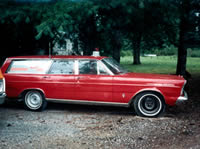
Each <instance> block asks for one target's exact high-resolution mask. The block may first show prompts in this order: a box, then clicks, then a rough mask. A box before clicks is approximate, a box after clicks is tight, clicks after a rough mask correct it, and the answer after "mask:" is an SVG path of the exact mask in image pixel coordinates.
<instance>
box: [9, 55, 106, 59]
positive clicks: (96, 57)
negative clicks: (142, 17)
mask: <svg viewBox="0 0 200 149" xmlns="http://www.w3.org/2000/svg"><path fill="white" fill-rule="evenodd" d="M104 58H107V57H106V56H74V55H56V56H48V55H43V56H14V57H9V59H96V60H101V59H104Z"/></svg>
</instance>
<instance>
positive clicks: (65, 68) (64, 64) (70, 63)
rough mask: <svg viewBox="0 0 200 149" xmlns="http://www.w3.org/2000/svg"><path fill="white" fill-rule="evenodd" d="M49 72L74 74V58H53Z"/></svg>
mask: <svg viewBox="0 0 200 149" xmlns="http://www.w3.org/2000/svg"><path fill="white" fill-rule="evenodd" d="M49 73H50V74H74V60H55V61H54V62H53V64H52V67H51V69H50V71H49Z"/></svg>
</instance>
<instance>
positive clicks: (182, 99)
mask: <svg viewBox="0 0 200 149" xmlns="http://www.w3.org/2000/svg"><path fill="white" fill-rule="evenodd" d="M187 100H188V95H187V93H186V92H185V91H184V92H183V96H179V97H178V99H177V100H176V105H178V104H180V103H183V102H185V101H187Z"/></svg>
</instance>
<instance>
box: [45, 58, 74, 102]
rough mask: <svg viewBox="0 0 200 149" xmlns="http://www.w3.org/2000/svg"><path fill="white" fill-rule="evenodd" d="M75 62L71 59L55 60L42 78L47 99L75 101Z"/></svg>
mask: <svg viewBox="0 0 200 149" xmlns="http://www.w3.org/2000/svg"><path fill="white" fill-rule="evenodd" d="M74 64H75V61H74V60H73V59H57V60H54V61H53V64H52V66H51V68H50V70H49V72H48V74H46V75H45V76H44V78H45V82H46V83H45V85H46V86H47V87H46V91H45V92H46V95H47V97H46V98H47V99H61V100H62V99H63V100H66V99H75V96H74V87H75V77H74V74H75V71H74Z"/></svg>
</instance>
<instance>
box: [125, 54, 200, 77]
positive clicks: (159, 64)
mask: <svg viewBox="0 0 200 149" xmlns="http://www.w3.org/2000/svg"><path fill="white" fill-rule="evenodd" d="M132 61H133V58H132V57H131V56H125V57H122V58H121V65H122V66H123V67H124V68H126V69H127V70H129V71H130V72H138V73H158V74H175V73H176V64H177V57H176V56H157V57H141V61H142V65H132V63H133V62H132ZM199 61H200V58H193V57H188V59H187V71H188V72H190V73H191V74H192V75H193V74H200V63H199Z"/></svg>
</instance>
